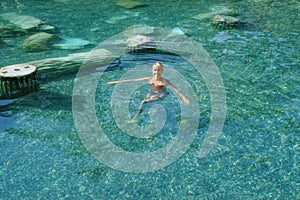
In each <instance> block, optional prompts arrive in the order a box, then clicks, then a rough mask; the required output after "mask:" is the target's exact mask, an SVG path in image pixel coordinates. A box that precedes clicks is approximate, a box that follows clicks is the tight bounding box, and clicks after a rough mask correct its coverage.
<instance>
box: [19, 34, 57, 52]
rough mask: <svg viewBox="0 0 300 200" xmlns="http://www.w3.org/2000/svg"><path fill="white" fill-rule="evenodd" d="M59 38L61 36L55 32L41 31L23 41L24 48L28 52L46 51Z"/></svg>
mask: <svg viewBox="0 0 300 200" xmlns="http://www.w3.org/2000/svg"><path fill="white" fill-rule="evenodd" d="M58 40H59V38H58V37H57V36H56V35H54V34H49V33H45V32H40V33H36V34H34V35H31V36H29V37H28V38H26V39H25V40H24V41H23V43H22V48H23V49H24V50H25V51H27V52H35V51H45V50H49V49H50V48H51V45H52V44H54V43H55V42H56V41H58Z"/></svg>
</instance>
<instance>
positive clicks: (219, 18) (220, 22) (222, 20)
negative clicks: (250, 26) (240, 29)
mask: <svg viewBox="0 0 300 200" xmlns="http://www.w3.org/2000/svg"><path fill="white" fill-rule="evenodd" d="M212 23H213V25H214V26H215V27H217V28H222V29H230V28H232V27H236V26H237V25H238V24H239V19H238V18H235V17H231V16H227V15H215V16H214V17H213V18H212Z"/></svg>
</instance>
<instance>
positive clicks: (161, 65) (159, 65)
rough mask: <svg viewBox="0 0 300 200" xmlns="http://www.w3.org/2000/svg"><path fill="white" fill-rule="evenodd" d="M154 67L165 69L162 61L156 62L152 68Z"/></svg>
mask: <svg viewBox="0 0 300 200" xmlns="http://www.w3.org/2000/svg"><path fill="white" fill-rule="evenodd" d="M154 67H158V68H161V69H162V70H163V69H164V65H163V64H162V63H161V62H159V61H158V62H155V63H154V64H153V65H152V68H154Z"/></svg>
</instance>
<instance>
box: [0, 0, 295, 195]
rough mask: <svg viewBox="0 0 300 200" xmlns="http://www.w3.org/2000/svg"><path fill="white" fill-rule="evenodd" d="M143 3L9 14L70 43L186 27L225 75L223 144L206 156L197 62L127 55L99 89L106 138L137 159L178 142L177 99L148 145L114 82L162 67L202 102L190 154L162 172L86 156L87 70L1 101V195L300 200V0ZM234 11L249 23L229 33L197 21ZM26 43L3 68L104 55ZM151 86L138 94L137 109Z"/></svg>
mask: <svg viewBox="0 0 300 200" xmlns="http://www.w3.org/2000/svg"><path fill="white" fill-rule="evenodd" d="M140 2H141V3H143V4H145V6H140V7H136V8H132V9H127V8H123V7H120V6H116V5H115V3H114V2H113V1H95V0H85V1H81V0H77V1H72V0H69V1H63V0H57V1H54V0H51V1H47V2H43V3H41V2H38V1H33V0H15V1H3V2H1V3H0V7H1V13H0V14H2V13H8V12H16V13H19V14H23V15H30V16H34V17H36V18H38V19H42V20H44V21H46V22H47V23H48V24H51V25H53V26H55V27H57V28H58V29H59V33H58V35H59V36H60V37H64V38H82V39H84V40H88V41H91V43H92V44H99V43H101V42H102V41H105V40H107V39H108V38H110V37H111V36H113V35H115V34H119V33H120V32H123V31H124V30H126V29H127V28H128V27H130V26H133V25H139V24H146V25H148V26H154V27H160V28H165V29H170V30H172V29H174V28H179V29H180V30H182V31H183V32H184V33H186V35H188V37H190V38H191V39H192V40H194V41H197V42H199V43H200V44H201V45H202V46H203V47H204V49H205V50H206V51H207V52H208V53H209V54H210V56H211V58H212V59H213V60H214V62H215V64H216V66H217V67H218V70H219V72H220V74H221V77H222V80H223V83H224V87H225V91H226V99H227V111H226V121H225V124H224V127H223V132H222V134H221V135H220V137H219V140H218V143H217V144H216V145H215V146H214V147H213V149H212V151H211V152H210V153H209V154H208V155H207V156H206V157H204V158H199V157H198V152H199V149H200V147H201V144H202V142H203V139H204V136H205V133H206V132H207V129H208V127H209V121H210V115H211V102H210V96H209V92H210V91H208V89H207V87H206V85H205V81H204V80H203V77H201V75H199V74H197V73H196V71H195V70H194V69H193V68H192V66H191V64H190V63H188V62H187V61H185V60H184V59H182V58H180V57H178V56H174V55H166V54H146V55H141V56H139V55H125V56H123V57H122V62H121V64H119V65H118V66H117V67H114V66H112V67H111V68H109V69H111V70H107V71H105V73H104V75H103V76H102V79H101V81H99V84H98V87H97V90H96V94H95V112H96V116H97V119H98V121H99V123H100V124H102V127H103V129H104V131H105V132H106V133H109V134H108V137H109V138H110V139H111V141H112V142H113V143H114V144H116V145H118V146H120V147H122V148H123V149H125V150H128V151H133V152H147V151H154V150H157V149H159V148H162V147H164V146H165V145H167V144H168V143H169V142H170V141H172V139H173V137H174V133H176V131H177V129H178V122H179V121H180V106H179V102H178V100H176V97H175V95H174V94H173V93H170V95H169V96H167V97H166V98H165V99H164V100H163V101H160V102H159V103H160V104H161V105H162V106H164V107H165V108H166V112H167V113H168V118H167V121H168V123H166V125H165V126H164V127H163V129H162V132H160V133H159V134H157V135H155V137H153V138H151V139H140V138H134V137H131V136H128V135H126V134H123V133H122V132H121V131H120V130H118V127H117V125H116V123H115V121H114V116H113V113H112V108H111V105H110V100H111V95H112V93H113V90H114V87H112V86H108V85H107V84H106V82H107V81H111V80H117V79H119V78H120V77H122V75H123V74H124V73H125V72H126V71H128V70H130V69H132V68H133V67H136V66H139V65H149V66H151V64H152V63H153V62H154V61H156V60H161V61H162V62H163V63H164V64H165V65H166V66H167V67H168V68H175V69H176V70H178V72H179V73H180V74H181V75H183V76H184V77H185V78H186V79H187V82H188V83H189V84H191V86H192V88H193V90H194V92H195V94H196V96H197V97H198V99H197V103H198V104H199V110H200V113H201V114H200V120H199V126H198V131H197V135H196V137H195V139H194V140H193V142H192V144H191V145H190V147H189V148H188V150H187V151H186V152H185V153H184V154H183V155H182V156H181V157H180V158H179V159H177V160H176V161H174V162H173V163H171V164H170V165H168V166H166V167H164V168H162V169H159V170H157V171H153V172H148V173H129V172H123V171H118V170H114V169H112V168H110V167H108V166H106V165H105V164H103V163H101V162H99V161H98V160H97V159H96V158H95V157H94V156H93V155H92V154H91V153H90V152H89V151H88V150H87V148H86V147H85V146H84V145H83V144H82V141H81V139H80V137H79V134H78V130H77V129H76V127H75V124H74V118H73V117H74V115H73V112H72V96H73V89H74V88H73V86H74V80H75V79H76V73H70V74H63V75H62V76H58V77H56V78H52V79H50V80H48V79H41V85H40V86H41V90H40V91H38V92H36V93H33V94H30V95H28V96H26V97H24V98H19V99H18V100H17V101H16V102H14V103H12V104H9V105H2V104H4V103H2V102H1V106H0V124H1V126H0V131H1V149H0V150H1V158H0V159H1V160H0V163H1V169H0V172H1V183H0V197H1V199H229V198H232V199H300V192H299V187H300V178H299V177H300V169H299V160H300V159H299V157H300V156H299V142H300V136H299V133H300V130H299V127H300V123H299V122H300V114H299V111H300V108H299V103H300V98H299V93H300V81H299V27H300V25H299V20H297V18H298V17H299V16H298V13H299V6H300V5H299V2H297V1H289V2H281V1H275V0H265V1H260V0H245V1H209V2H206V1H162V2H153V1H148V0H145V1H140ZM224 7H226V8H230V9H233V10H235V11H236V12H237V14H238V15H237V17H238V18H239V19H240V20H241V21H243V22H246V24H245V25H244V26H242V27H236V28H232V29H228V30H220V29H217V28H216V27H213V26H211V24H210V22H209V20H197V19H195V18H193V17H194V16H197V15H199V14H201V13H207V12H213V11H215V10H218V9H221V8H224ZM177 30H178V29H177ZM27 36H28V35H20V36H18V37H13V38H11V37H9V38H5V41H6V43H8V45H7V46H5V47H1V52H0V55H1V58H2V59H1V66H0V67H3V66H6V65H11V64H16V63H23V62H30V61H33V60H43V59H46V58H53V57H62V56H67V55H68V54H70V53H78V52H87V51H90V50H92V48H93V46H87V47H86V48H84V49H75V50H72V49H69V50H65V49H53V50H49V51H41V52H30V53H26V52H24V51H23V50H22V49H21V48H20V44H21V42H22V41H23V40H24V38H25V37H27ZM166 72H167V71H166ZM149 73H151V71H149ZM147 89H148V88H147V87H146V86H143V87H141V88H140V89H139V90H137V92H136V93H134V94H133V96H132V100H131V101H130V103H129V111H130V112H131V113H134V112H135V110H136V109H137V105H138V104H139V102H140V100H142V99H143V97H144V96H145V95H146V94H147ZM149 109H150V106H149V105H146V106H145V108H144V111H143V112H142V113H141V115H140V118H139V121H138V125H141V126H144V125H145V124H146V123H147V121H148V120H149V115H148V112H149Z"/></svg>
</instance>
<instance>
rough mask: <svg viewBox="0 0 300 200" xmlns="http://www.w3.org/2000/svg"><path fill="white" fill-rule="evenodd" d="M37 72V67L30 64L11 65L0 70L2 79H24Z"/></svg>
mask: <svg viewBox="0 0 300 200" xmlns="http://www.w3.org/2000/svg"><path fill="white" fill-rule="evenodd" d="M35 71H36V67H35V66H33V65H29V64H17V65H9V66H6V67H2V68H0V78H1V77H3V78H14V77H22V76H27V75H29V74H32V73H34V72H35Z"/></svg>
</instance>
